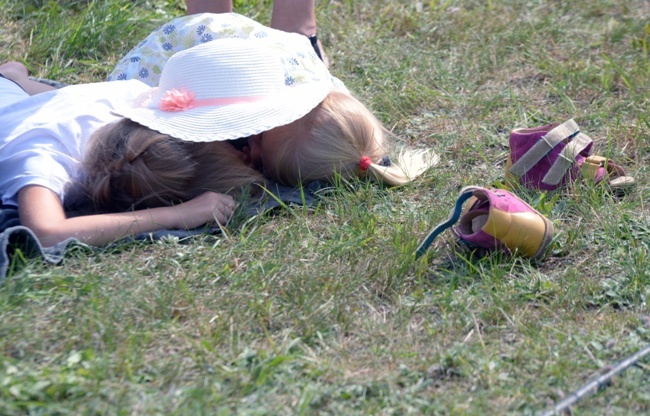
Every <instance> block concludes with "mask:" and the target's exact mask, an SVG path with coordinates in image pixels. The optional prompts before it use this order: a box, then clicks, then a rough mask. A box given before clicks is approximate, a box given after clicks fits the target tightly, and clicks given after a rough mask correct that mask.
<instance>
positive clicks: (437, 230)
mask: <svg viewBox="0 0 650 416" xmlns="http://www.w3.org/2000/svg"><path fill="white" fill-rule="evenodd" d="M476 189H479V188H478V187H476V186H466V187H465V188H463V189H461V190H460V194H459V195H458V199H457V200H456V204H455V205H454V207H453V208H452V209H451V211H450V212H449V218H447V219H446V220H445V221H443V222H441V223H440V224H438V225H436V226H435V227H434V228H433V230H431V232H430V233H429V234H428V235H427V236H426V237H425V239H424V240H422V242H421V243H420V246H419V247H418V248H417V250H416V252H415V259H416V260H417V259H418V258H420V256H422V255H423V254H424V253H425V252H426V251H427V249H428V248H429V246H430V245H431V243H433V240H435V239H436V237H438V236H439V235H440V234H442V232H443V231H445V230H446V229H447V228H449V227H451V226H452V225H454V224H455V223H456V222H458V219H459V218H460V215H461V213H462V211H463V204H464V203H465V201H467V200H468V199H469V198H471V197H472V196H474V190H476Z"/></svg>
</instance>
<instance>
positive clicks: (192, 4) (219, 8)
mask: <svg viewBox="0 0 650 416" xmlns="http://www.w3.org/2000/svg"><path fill="white" fill-rule="evenodd" d="M185 4H186V5H187V14H197V13H229V12H232V0H185Z"/></svg>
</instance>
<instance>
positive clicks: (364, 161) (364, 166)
mask: <svg viewBox="0 0 650 416" xmlns="http://www.w3.org/2000/svg"><path fill="white" fill-rule="evenodd" d="M370 165H372V160H370V158H369V157H368V156H362V157H361V160H359V167H360V168H361V170H368V168H369V167H370Z"/></svg>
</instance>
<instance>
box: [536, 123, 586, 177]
mask: <svg viewBox="0 0 650 416" xmlns="http://www.w3.org/2000/svg"><path fill="white" fill-rule="evenodd" d="M592 142H593V140H591V137H589V136H587V135H586V134H584V133H580V134H578V136H577V137H576V138H575V139H573V140H571V141H570V142H569V143H567V145H566V146H565V147H564V149H562V152H561V153H560V154H559V156H558V158H557V159H556V160H555V162H554V163H553V165H552V166H551V168H550V169H549V170H548V172H546V175H544V178H542V183H545V184H547V185H557V184H559V183H560V182H561V181H562V178H564V176H566V173H567V172H568V171H569V169H571V166H573V165H574V164H575V163H576V157H577V156H578V155H579V154H580V153H581V152H582V151H583V150H585V149H586V148H587V147H588V146H589V145H591V143H592Z"/></svg>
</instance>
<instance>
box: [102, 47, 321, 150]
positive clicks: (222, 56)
mask: <svg viewBox="0 0 650 416" xmlns="http://www.w3.org/2000/svg"><path fill="white" fill-rule="evenodd" d="M301 38H304V37H300V35H296V37H287V39H288V40H291V42H289V41H283V42H278V40H277V39H275V40H271V39H268V40H267V39H264V38H262V39H257V38H252V39H236V38H235V39H217V40H214V41H211V42H207V43H204V44H201V45H198V46H194V47H192V48H189V49H187V50H184V51H182V52H178V53H176V54H175V55H173V56H172V57H171V58H170V59H169V61H168V62H167V64H166V65H165V67H164V68H163V71H162V74H161V78H160V84H159V86H158V87H154V88H152V89H151V90H149V91H147V92H146V93H143V94H142V95H140V96H139V97H138V98H137V99H136V100H135V101H134V102H132V103H128V104H126V105H123V106H118V107H117V108H116V110H115V111H114V112H115V113H116V114H118V115H121V116H124V117H126V118H129V119H131V120H133V121H135V122H136V123H139V124H142V125H144V126H146V127H149V128H151V129H153V130H156V131H159V132H161V133H164V134H168V135H170V136H172V137H175V138H178V139H181V140H186V141H193V142H209V141H221V140H232V139H237V138H240V137H247V136H251V135H254V134H258V133H261V132H264V131H268V130H270V129H272V128H275V127H279V126H282V125H285V124H289V123H291V122H293V121H295V120H297V119H299V118H301V117H303V116H304V115H306V114H307V113H309V111H311V110H312V109H313V108H314V107H316V106H317V105H318V104H319V103H320V102H321V101H323V99H324V98H325V96H326V95H327V94H328V93H329V92H330V91H331V90H332V88H333V83H332V76H331V75H330V74H329V71H328V70H327V68H326V67H325V65H324V64H323V63H322V61H321V60H320V59H318V57H317V56H316V54H315V53H314V52H313V49H311V46H310V45H309V42H308V40H307V38H304V43H305V45H303V43H302V41H303V39H301ZM303 46H304V47H303Z"/></svg>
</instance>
